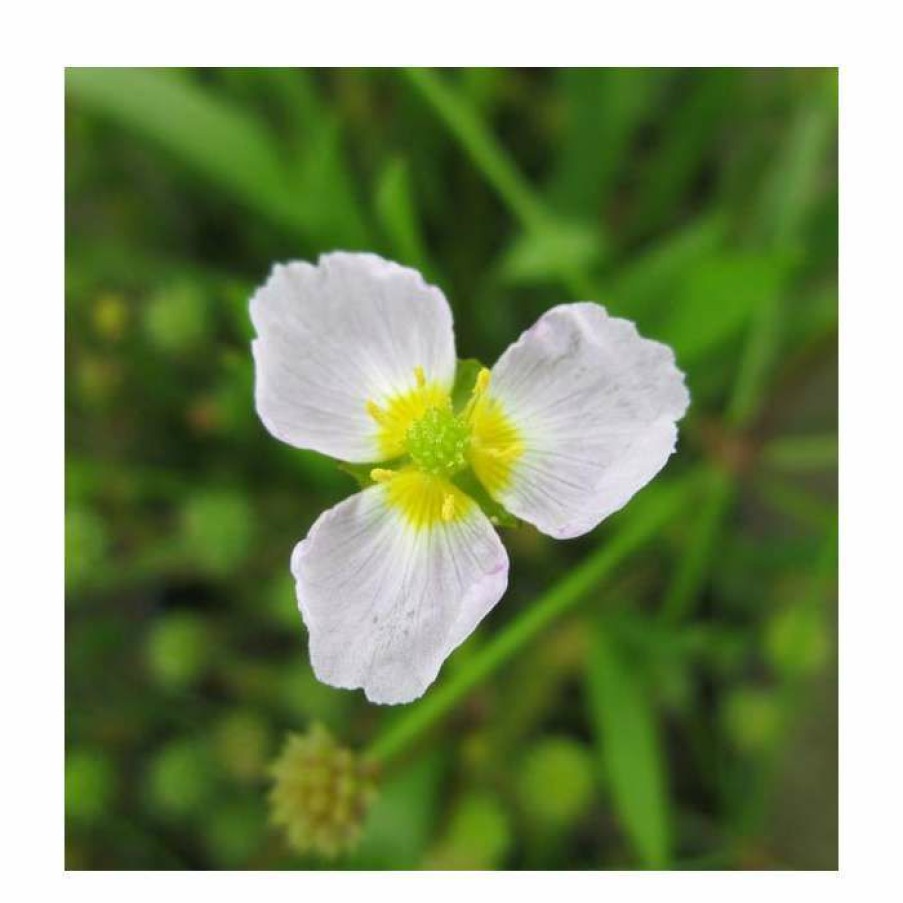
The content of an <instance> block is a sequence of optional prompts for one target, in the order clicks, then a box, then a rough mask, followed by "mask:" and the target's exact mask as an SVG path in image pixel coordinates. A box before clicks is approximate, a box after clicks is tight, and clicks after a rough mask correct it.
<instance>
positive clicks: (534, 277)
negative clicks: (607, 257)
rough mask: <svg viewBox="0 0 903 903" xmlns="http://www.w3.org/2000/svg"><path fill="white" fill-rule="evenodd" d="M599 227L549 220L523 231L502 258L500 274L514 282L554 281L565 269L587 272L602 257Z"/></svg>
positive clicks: (507, 280)
mask: <svg viewBox="0 0 903 903" xmlns="http://www.w3.org/2000/svg"><path fill="white" fill-rule="evenodd" d="M604 247H605V246H604V244H603V239H602V236H601V234H600V233H599V232H598V230H596V229H594V228H592V227H591V226H587V225H583V224H582V223H567V222H557V223H550V224H549V225H547V226H544V227H543V228H540V229H534V230H532V231H529V232H524V233H521V234H520V235H519V236H518V237H517V238H516V239H515V240H514V242H513V243H512V245H511V246H510V247H509V248H508V250H507V251H506V252H505V254H504V255H503V257H502V261H501V264H500V275H501V277H502V279H503V280H504V281H506V282H508V283H510V284H512V285H518V284H535V283H537V282H544V281H548V282H551V281H554V280H555V279H558V278H559V277H560V275H561V273H562V272H575V271H576V272H586V271H587V270H590V269H592V267H593V266H595V264H596V263H597V262H598V261H599V260H600V258H601V257H602V254H603V251H604Z"/></svg>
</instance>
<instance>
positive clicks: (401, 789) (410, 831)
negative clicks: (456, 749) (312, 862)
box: [348, 751, 445, 869]
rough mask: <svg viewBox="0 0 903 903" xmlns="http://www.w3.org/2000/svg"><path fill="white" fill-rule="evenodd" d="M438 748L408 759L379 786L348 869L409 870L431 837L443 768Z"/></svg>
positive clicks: (413, 866)
mask: <svg viewBox="0 0 903 903" xmlns="http://www.w3.org/2000/svg"><path fill="white" fill-rule="evenodd" d="M444 759H445V756H444V753H443V752H442V751H438V752H433V753H430V754H428V755H425V756H423V757H421V758H419V759H417V760H416V761H413V762H409V763H408V764H406V765H405V767H404V768H402V769H400V770H398V771H396V772H394V773H393V774H392V776H391V777H390V778H389V779H388V780H387V781H386V783H385V784H384V785H383V786H382V787H381V788H380V791H379V797H378V798H377V800H376V802H375V803H374V804H373V808H372V809H371V810H370V813H369V815H368V816H367V822H366V824H365V826H364V834H363V836H362V838H361V843H360V846H359V847H358V849H357V851H356V852H355V854H354V856H353V857H352V859H351V861H350V862H349V863H348V866H349V867H351V868H367V869H374V868H377V869H379V868H385V869H411V868H416V867H417V866H418V865H419V864H420V860H421V857H422V856H423V854H424V852H425V851H426V846H427V844H428V842H429V840H430V837H431V836H432V833H433V830H434V825H435V821H436V806H437V802H438V795H439V787H440V782H441V778H442V773H443V770H444Z"/></svg>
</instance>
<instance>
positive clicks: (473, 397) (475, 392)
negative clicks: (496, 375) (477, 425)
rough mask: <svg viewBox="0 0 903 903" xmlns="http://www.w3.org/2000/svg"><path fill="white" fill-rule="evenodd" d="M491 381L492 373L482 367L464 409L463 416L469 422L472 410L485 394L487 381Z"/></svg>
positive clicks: (487, 385)
mask: <svg viewBox="0 0 903 903" xmlns="http://www.w3.org/2000/svg"><path fill="white" fill-rule="evenodd" d="M491 379H492V371H491V370H489V369H487V368H486V367H483V368H482V369H481V370H480V372H479V373H478V374H477V378H476V380H474V384H473V388H472V389H471V390H470V398H469V400H468V402H467V405H466V406H465V408H464V411H463V416H464V418H465V419H466V420H470V418H471V415H472V414H473V410H474V408H475V407H476V405H477V402H478V401H479V400H480V399H481V398H482V397H483V396H484V395H485V394H486V390H487V389H488V388H489V381H490V380H491Z"/></svg>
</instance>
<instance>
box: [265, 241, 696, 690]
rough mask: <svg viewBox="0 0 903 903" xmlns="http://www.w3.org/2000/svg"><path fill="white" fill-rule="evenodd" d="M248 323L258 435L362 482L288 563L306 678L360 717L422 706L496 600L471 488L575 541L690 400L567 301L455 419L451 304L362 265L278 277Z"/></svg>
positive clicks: (293, 268)
mask: <svg viewBox="0 0 903 903" xmlns="http://www.w3.org/2000/svg"><path fill="white" fill-rule="evenodd" d="M251 318H252V320H253V323H254V326H255V328H256V330H257V338H256V339H255V340H254V342H253V352H254V360H255V364H256V386H255V399H256V405H257V411H258V413H259V415H260V418H261V420H262V421H263V423H264V424H265V425H266V427H267V429H268V430H269V431H270V432H271V433H272V434H273V435H274V436H275V437H276V438H277V439H281V440H282V441H284V442H287V443H289V444H290V445H293V446H296V447H298V448H304V449H313V450H314V451H317V452H321V453H322V454H326V455H330V456H332V457H335V458H338V459H340V460H342V461H346V462H352V463H358V464H360V463H364V464H373V465H374V466H373V469H372V470H371V472H370V473H371V479H372V480H373V483H372V485H370V486H368V487H367V488H365V489H363V490H362V491H361V492H359V493H357V494H356V495H353V496H351V498H348V499H346V500H345V501H344V502H341V503H340V504H338V505H336V506H335V507H334V508H332V509H330V510H329V511H327V512H325V513H324V514H323V515H321V516H320V518H319V519H318V520H317V521H316V523H315V524H314V525H313V527H312V528H311V530H310V532H309V533H308V535H307V538H306V539H304V540H303V541H301V542H300V543H298V545H297V546H296V547H295V549H294V552H293V553H292V558H291V569H292V573H293V575H294V578H295V581H296V588H297V597H298V606H299V608H300V610H301V615H302V617H303V619H304V623H305V624H306V626H307V629H308V632H309V634H310V657H311V662H312V664H313V668H314V671H315V673H316V675H317V677H318V678H319V679H320V680H321V681H323V682H325V683H328V684H331V685H333V686H336V687H344V688H349V689H351V688H357V687H362V688H363V689H364V691H365V693H366V695H367V697H368V698H369V699H370V700H371V701H373V702H379V703H402V702H409V701H411V700H413V699H416V698H417V697H418V696H420V695H421V694H422V693H423V692H424V690H425V689H426V688H427V687H428V686H429V685H430V684H431V683H432V682H433V680H435V678H436V675H437V674H438V672H439V669H440V667H441V665H442V662H443V661H444V660H445V658H446V657H447V656H448V655H449V654H450V653H451V652H452V651H453V650H454V649H455V648H456V647H457V646H458V645H460V644H461V642H463V640H464V639H465V638H466V637H467V636H469V634H470V633H471V632H472V631H473V630H474V629H475V628H476V626H477V624H479V622H480V621H481V620H482V618H483V617H484V616H485V615H486V614H487V612H489V611H490V609H491V608H492V607H493V606H494V605H495V604H496V602H498V601H499V599H500V598H501V597H502V595H503V593H504V592H505V588H506V587H507V584H508V556H507V554H506V552H505V548H504V546H503V545H502V543H501V541H500V540H499V537H498V534H497V533H496V531H495V528H494V527H493V525H492V523H491V522H490V519H489V517H488V516H487V515H486V514H485V513H484V512H483V510H482V508H481V507H480V505H479V504H478V503H477V502H476V501H474V500H473V498H472V497H471V495H469V494H468V493H467V492H466V491H465V488H462V486H466V479H467V478H468V475H469V474H471V473H472V474H473V475H475V477H476V479H477V480H478V481H479V483H480V484H481V485H482V487H483V488H484V489H485V491H486V492H487V493H488V495H489V496H490V497H491V498H492V499H493V500H495V502H497V503H499V504H500V505H502V506H503V507H504V508H505V509H506V510H507V511H509V512H511V513H512V514H513V515H515V516H516V517H518V518H520V519H522V520H524V521H527V522H529V523H531V524H533V525H534V526H536V527H537V528H538V529H539V530H541V531H542V532H543V533H546V534H548V535H549V536H553V537H555V538H558V539H567V538H569V537H574V536H579V535H581V534H583V533H586V532H587V531H588V530H591V529H592V528H593V527H595V526H596V525H597V524H598V523H599V522H600V521H601V520H602V519H603V518H605V517H606V516H608V515H609V514H611V513H612V512H614V511H617V510H618V509H619V508H621V507H622V506H623V505H624V504H625V503H626V502H627V501H628V500H629V499H630V498H631V496H633V495H634V493H636V492H637V491H638V490H639V489H640V488H641V487H642V486H644V485H645V484H646V483H647V482H648V481H649V480H651V479H652V477H653V476H655V474H656V473H658V471H659V470H660V469H661V468H662V467H663V466H664V464H665V462H666V461H667V459H668V457H669V456H670V455H671V453H672V452H673V450H674V447H675V442H676V439H677V427H676V421H678V420H679V419H680V418H681V417H682V416H683V414H684V411H685V410H686V408H687V405H688V403H689V395H688V393H687V390H686V387H685V385H684V378H683V375H682V374H681V372H680V371H679V370H678V369H677V368H676V366H675V362H674V355H673V353H672V351H671V349H670V348H668V347H667V346H665V345H662V344H660V343H658V342H654V341H650V340H648V339H644V338H642V337H641V336H640V335H638V333H637V331H636V328H635V327H634V325H633V324H632V323H630V322H628V321H626V320H621V319H617V318H614V317H610V316H609V315H608V314H607V313H606V312H605V309H604V308H603V307H601V306H599V305H598V304H595V303H575V304H562V305H559V306H557V307H553V308H552V309H551V310H549V311H548V312H546V313H545V314H543V316H541V317H540V318H539V320H538V321H537V322H536V323H535V324H534V325H533V326H532V327H531V328H530V329H528V330H527V331H526V332H525V333H524V334H523V335H522V336H521V337H520V338H519V339H518V340H517V341H516V342H515V343H514V344H513V345H511V346H510V347H509V348H508V349H507V350H506V351H505V353H504V354H503V355H502V356H501V357H500V358H499V360H498V361H497V363H496V364H495V366H494V367H493V368H492V370H491V371H490V370H487V369H482V370H480V372H479V374H478V375H477V377H476V379H475V382H474V385H473V388H472V391H471V393H470V396H469V398H468V399H467V400H466V401H465V402H463V403H462V404H460V405H459V406H458V407H457V408H456V407H455V405H453V403H452V388H453V385H454V382H455V372H456V365H457V359H456V354H455V338H454V333H453V331H452V316H451V311H450V309H449V305H448V302H447V301H446V300H445V297H444V296H443V294H442V292H441V291H439V289H437V288H435V287H434V286H431V285H427V284H426V283H425V282H424V280H423V278H422V277H421V276H420V274H419V273H417V272H416V271H414V270H411V269H408V268H406V267H402V266H399V265H398V264H395V263H391V262H389V261H386V260H383V259H382V258H380V257H377V256H375V255H373V254H351V253H334V254H327V255H324V256H323V257H321V258H320V260H319V262H318V264H317V265H316V266H314V265H312V264H309V263H301V262H295V263H289V264H286V265H277V266H276V267H274V269H273V271H272V273H271V275H270V277H269V279H268V280H267V282H266V283H265V284H264V285H263V286H262V287H261V288H260V289H258V291H257V292H256V294H255V295H254V297H253V298H252V299H251Z"/></svg>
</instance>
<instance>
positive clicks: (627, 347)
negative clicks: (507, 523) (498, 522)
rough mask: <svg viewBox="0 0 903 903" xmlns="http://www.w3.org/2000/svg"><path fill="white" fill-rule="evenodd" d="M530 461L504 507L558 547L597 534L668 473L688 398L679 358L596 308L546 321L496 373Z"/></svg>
mask: <svg viewBox="0 0 903 903" xmlns="http://www.w3.org/2000/svg"><path fill="white" fill-rule="evenodd" d="M489 394H490V395H491V396H492V397H493V398H495V399H496V400H497V401H498V402H499V404H500V405H501V407H502V409H503V410H504V412H505V414H506V416H507V417H508V418H509V419H510V420H511V422H512V423H513V424H514V426H515V427H516V429H517V430H518V432H519V433H520V437H521V440H522V443H523V453H522V454H521V455H520V457H519V458H518V459H517V460H515V461H514V462H513V465H512V468H511V475H510V478H509V480H508V482H507V484H506V485H505V486H504V487H502V488H501V489H497V490H496V492H495V494H496V497H497V498H498V500H499V501H500V502H501V503H502V504H503V505H504V506H505V507H506V508H507V509H508V510H509V511H511V512H512V513H513V514H515V515H516V516H517V517H519V518H522V519H523V520H525V521H528V522H530V523H532V524H534V525H535V526H536V527H538V528H539V529H540V530H541V531H542V532H543V533H547V534H548V535H550V536H554V537H556V538H558V539H566V538H569V537H573V536H579V535H581V534H583V533H586V532H587V531H589V530H592V529H593V527H595V526H596V525H597V524H598V523H599V522H600V521H601V520H602V519H603V518H605V517H607V516H608V515H609V514H612V513H613V512H615V511H617V510H618V509H619V508H621V507H622V506H623V505H624V504H626V502H627V501H628V500H629V499H630V498H631V497H632V496H633V495H634V494H635V493H636V492H637V491H638V490H639V489H641V488H642V487H643V486H645V485H646V483H648V482H649V481H650V480H651V479H652V478H653V477H654V476H655V475H656V474H657V473H658V472H659V471H660V470H661V469H662V467H664V465H665V462H666V461H667V460H668V458H669V457H670V455H671V453H672V452H673V451H674V447H675V443H676V440H677V426H676V423H677V421H678V420H680V418H681V417H682V416H683V414H684V412H685V411H686V409H687V406H688V404H689V400H690V396H689V393H688V392H687V389H686V386H685V385H684V376H683V374H682V373H681V372H680V371H679V370H678V369H677V367H676V365H675V362H674V353H673V352H672V351H671V349H670V348H669V347H667V346H666V345H662V344H661V343H659V342H654V341H651V340H649V339H644V338H642V337H641V336H640V335H639V334H638V333H637V331H636V327H635V326H634V324H633V323H631V322H629V321H628V320H621V319H618V318H615V317H610V316H609V315H608V314H607V313H606V311H605V309H604V308H603V307H601V306H600V305H598V304H592V303H577V304H563V305H559V306H558V307H554V308H552V309H551V310H549V311H548V312H547V313H545V314H544V315H543V316H542V317H540V319H539V320H538V321H537V322H536V324H535V325H534V326H533V327H531V328H530V329H528V330H527V331H526V332H525V333H524V334H523V335H522V336H521V337H520V339H518V341H517V342H515V343H514V344H513V345H511V346H510V347H509V348H508V349H507V351H505V353H504V354H503V355H502V357H501V358H500V359H499V361H498V363H497V364H496V365H495V367H494V368H493V370H492V381H491V383H490V388H489Z"/></svg>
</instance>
